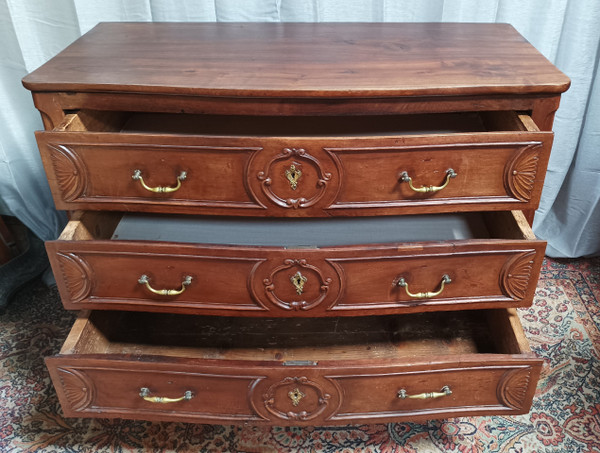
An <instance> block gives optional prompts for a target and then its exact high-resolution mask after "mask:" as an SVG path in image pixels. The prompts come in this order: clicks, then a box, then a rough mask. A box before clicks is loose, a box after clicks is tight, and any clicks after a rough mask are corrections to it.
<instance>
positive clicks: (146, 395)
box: [140, 387, 194, 404]
mask: <svg viewBox="0 0 600 453" xmlns="http://www.w3.org/2000/svg"><path fill="white" fill-rule="evenodd" d="M140 397H141V398H143V399H144V400H146V401H148V402H150V403H160V404H165V403H178V402H179V401H189V400H191V399H192V398H193V397H194V394H193V393H192V392H191V390H186V391H185V393H184V394H183V396H180V397H179V398H167V397H166V396H150V389H149V388H148V387H142V388H141V389H140Z"/></svg>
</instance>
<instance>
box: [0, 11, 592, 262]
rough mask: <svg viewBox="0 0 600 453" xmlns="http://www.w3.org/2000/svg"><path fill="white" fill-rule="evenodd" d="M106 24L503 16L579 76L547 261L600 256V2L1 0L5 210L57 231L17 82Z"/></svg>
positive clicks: (548, 194)
mask: <svg viewBox="0 0 600 453" xmlns="http://www.w3.org/2000/svg"><path fill="white" fill-rule="evenodd" d="M100 21H302V22H328V21H329V22H331V21H363V22H379V21H385V22H439V21H444V22H508V23H511V24H512V25H514V26H515V28H516V29H517V30H519V32H521V34H523V35H524V36H525V37H526V38H527V39H528V40H529V41H530V42H531V43H532V44H533V45H534V46H535V47H537V48H538V49H539V50H540V51H541V52H542V53H543V54H544V55H545V56H546V57H547V58H548V59H549V60H551V61H552V62H553V63H555V64H556V65H557V66H558V67H559V68H560V69H561V70H562V71H563V72H565V73H566V74H567V75H568V76H569V77H570V78H571V80H572V86H571V89H570V90H569V91H568V92H567V93H566V94H565V95H564V96H563V99H562V102H561V107H560V109H559V110H558V112H557V115H556V120H555V128H554V130H555V133H556V139H555V142H554V150H553V154H552V159H551V161H550V165H549V169H548V175H547V177H546V184H545V187H544V192H543V196H542V202H541V205H540V208H539V210H538V212H537V215H536V219H535V223H534V231H535V232H536V233H537V235H538V236H539V237H541V238H543V239H546V240H548V241H549V247H548V254H550V255H552V256H581V255H590V254H598V253H600V81H599V80H598V79H599V77H600V76H599V75H598V71H597V69H598V58H599V56H598V55H599V42H600V1H598V0H528V1H523V0H425V1H419V2H415V1H413V0H126V1H125V0H54V1H51V2H49V1H46V0H0V42H2V46H1V47H0V212H4V213H12V214H13V215H16V216H17V217H19V218H20V219H21V220H22V221H23V222H24V223H25V224H26V225H28V226H29V227H30V228H31V229H32V230H33V231H34V232H35V233H37V234H38V235H39V236H40V237H42V238H44V239H50V238H54V237H56V236H57V235H58V233H59V231H60V229H61V226H62V225H63V223H64V221H65V217H64V215H61V214H59V213H57V212H55V211H54V209H53V207H52V206H53V204H52V200H51V197H50V195H49V189H48V186H47V183H46V182H45V177H44V172H43V169H42V166H41V162H40V159H39V156H38V153H37V149H36V145H35V141H34V136H33V131H34V130H35V129H40V128H41V127H42V125H41V121H40V118H39V115H38V114H37V112H36V111H35V109H34V107H33V104H32V102H31V96H30V94H29V92H27V91H26V90H25V89H24V88H22V86H21V84H20V79H21V78H22V77H23V76H24V75H25V74H26V73H28V72H30V71H32V70H33V69H35V68H37V67H38V66H40V65H41V64H42V63H44V62H45V61H47V60H48V59H50V58H51V57H52V56H54V55H55V54H56V53H58V52H59V51H60V50H61V49H63V48H64V47H66V46H67V45H68V44H69V43H71V42H72V41H73V40H75V39H76V38H77V37H78V36H80V35H81V34H82V33H85V32H86V31H88V30H89V29H90V28H92V27H93V26H94V25H95V24H96V23H98V22H100Z"/></svg>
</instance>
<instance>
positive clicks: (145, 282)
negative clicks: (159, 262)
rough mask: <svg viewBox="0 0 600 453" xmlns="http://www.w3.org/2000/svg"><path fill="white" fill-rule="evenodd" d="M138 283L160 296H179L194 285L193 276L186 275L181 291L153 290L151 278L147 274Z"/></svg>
mask: <svg viewBox="0 0 600 453" xmlns="http://www.w3.org/2000/svg"><path fill="white" fill-rule="evenodd" d="M138 283H139V284H140V285H146V288H148V291H150V292H151V293H154V294H158V295H159V296H177V295H179V294H181V293H182V292H184V291H185V288H186V287H187V286H189V285H190V284H191V283H192V277H191V275H186V276H185V277H184V278H183V281H182V282H181V288H179V289H154V288H152V286H150V277H148V276H147V275H146V274H144V275H142V276H141V277H140V278H139V279H138Z"/></svg>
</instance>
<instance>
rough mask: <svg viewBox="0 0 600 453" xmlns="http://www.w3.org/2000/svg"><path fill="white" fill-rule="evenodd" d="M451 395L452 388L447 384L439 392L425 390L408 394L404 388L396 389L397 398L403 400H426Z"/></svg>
mask: <svg viewBox="0 0 600 453" xmlns="http://www.w3.org/2000/svg"><path fill="white" fill-rule="evenodd" d="M448 395H452V390H450V387H448V386H447V385H444V386H443V387H442V390H441V391H439V392H426V393H418V394H416V395H408V394H407V393H406V390H404V389H400V390H398V398H400V399H402V400H405V399H406V398H409V399H415V400H427V399H431V398H441V397H442V396H448Z"/></svg>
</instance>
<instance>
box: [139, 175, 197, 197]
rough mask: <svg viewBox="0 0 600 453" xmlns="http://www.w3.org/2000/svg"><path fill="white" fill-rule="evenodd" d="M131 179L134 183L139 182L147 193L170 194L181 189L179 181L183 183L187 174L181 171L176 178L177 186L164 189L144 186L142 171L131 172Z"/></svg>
mask: <svg viewBox="0 0 600 453" xmlns="http://www.w3.org/2000/svg"><path fill="white" fill-rule="evenodd" d="M131 178H132V179H133V180H134V181H139V182H140V184H141V185H142V187H143V188H144V189H146V190H147V191H149V192H154V193H171V192H175V191H177V190H179V188H180V187H181V181H183V180H185V178H187V172H185V171H182V172H181V173H179V176H177V184H176V185H175V187H165V186H157V187H150V186H148V185H146V183H145V182H144V178H142V170H133V175H132V176H131Z"/></svg>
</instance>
